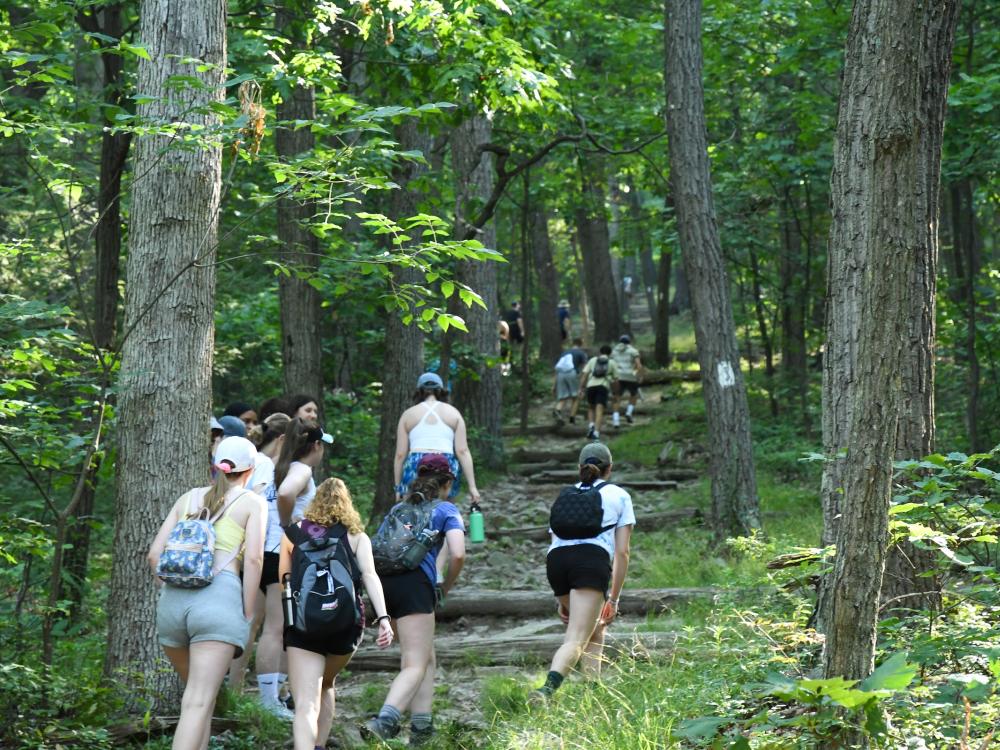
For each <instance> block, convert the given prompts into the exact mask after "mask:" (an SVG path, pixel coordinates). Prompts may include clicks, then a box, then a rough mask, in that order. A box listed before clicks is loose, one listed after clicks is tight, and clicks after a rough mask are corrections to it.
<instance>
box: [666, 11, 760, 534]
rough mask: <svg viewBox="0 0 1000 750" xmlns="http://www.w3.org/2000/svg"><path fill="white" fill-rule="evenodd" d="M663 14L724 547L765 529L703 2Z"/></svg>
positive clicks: (675, 185) (676, 192)
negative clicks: (716, 177)
mask: <svg viewBox="0 0 1000 750" xmlns="http://www.w3.org/2000/svg"><path fill="white" fill-rule="evenodd" d="M664 12H665V17H666V24H665V32H666V33H665V38H666V71H665V81H666V86H667V132H668V137H669V140H670V179H671V195H672V197H673V200H674V206H675V208H676V211H677V226H678V233H679V236H680V245H681V253H682V255H683V260H684V271H685V274H686V276H687V279H688V282H689V283H690V284H691V304H692V314H693V319H694V329H695V340H696V342H697V346H698V362H699V365H700V368H701V382H702V392H703V395H704V399H705V412H706V416H707V420H708V430H709V443H710V444H711V445H712V455H711V461H710V474H711V478H712V525H713V530H714V535H715V541H716V543H722V542H723V541H725V539H726V538H727V537H730V536H743V535H747V534H749V533H750V532H751V531H753V530H754V529H759V528H760V527H761V524H760V508H759V502H758V499H757V481H756V477H755V474H754V461H753V445H752V443H751V440H750V411H749V407H748V405H747V396H746V388H745V385H744V382H743V373H742V372H741V370H740V357H739V350H738V348H737V343H736V330H735V324H734V322H733V311H732V304H731V301H730V296H729V282H728V279H727V277H726V269H725V266H724V261H723V257H722V244H721V242H720V240H719V231H718V226H717V224H716V219H715V206H714V203H713V199H712V178H711V170H710V166H709V160H708V136H707V133H706V127H705V101H704V89H703V85H702V80H701V76H702V53H701V2H700V0H679V1H677V2H670V1H669V0H668V1H667V2H666V3H664Z"/></svg>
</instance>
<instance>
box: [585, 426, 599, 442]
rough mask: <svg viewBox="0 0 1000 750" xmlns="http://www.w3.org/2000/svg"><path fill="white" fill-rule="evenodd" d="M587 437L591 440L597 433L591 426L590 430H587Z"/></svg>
mask: <svg viewBox="0 0 1000 750" xmlns="http://www.w3.org/2000/svg"><path fill="white" fill-rule="evenodd" d="M587 437H589V438H590V439H591V440H593V439H594V438H596V437H597V431H596V430H595V429H594V425H591V426H590V429H589V430H587Z"/></svg>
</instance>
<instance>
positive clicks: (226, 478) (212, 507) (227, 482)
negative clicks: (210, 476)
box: [188, 469, 253, 518]
mask: <svg viewBox="0 0 1000 750" xmlns="http://www.w3.org/2000/svg"><path fill="white" fill-rule="evenodd" d="M252 472H253V469H247V470H246V471H241V472H239V473H238V474H237V473H234V474H226V473H225V472H222V471H220V472H218V473H217V474H216V475H215V482H214V483H213V484H212V486H211V487H209V488H208V492H206V493H205V497H204V499H203V500H202V502H201V505H202V508H207V509H208V517H209V518H211V517H212V516H214V515H215V514H216V513H218V512H219V511H220V510H222V507H223V506H224V505H225V499H226V493H227V492H228V491H229V489H230V487H232V485H233V484H234V483H236V482H238V481H239V480H240V479H241V478H242V477H244V476H246V475H247V474H249V473H252ZM200 512H201V510H200V509H199V511H198V513H200ZM188 517H189V518H190V517H191V514H190V513H189V514H188Z"/></svg>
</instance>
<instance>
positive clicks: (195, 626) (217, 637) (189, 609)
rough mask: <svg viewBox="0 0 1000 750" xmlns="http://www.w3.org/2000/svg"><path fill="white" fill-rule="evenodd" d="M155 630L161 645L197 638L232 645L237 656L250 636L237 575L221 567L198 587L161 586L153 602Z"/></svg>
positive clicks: (184, 643)
mask: <svg viewBox="0 0 1000 750" xmlns="http://www.w3.org/2000/svg"><path fill="white" fill-rule="evenodd" d="M156 632H157V633H158V634H159V640H160V645H161V646H172V647H173V648H185V647H187V646H189V645H190V644H192V643H198V642H199V641H221V642H222V643H231V644H233V645H234V646H235V647H236V654H235V656H239V655H240V654H242V653H243V647H244V646H246V644H247V641H248V640H249V638H250V621H249V620H247V619H245V618H244V617H243V582H242V581H241V580H240V577H239V576H238V575H236V574H235V573H233V572H232V571H229V570H223V571H221V572H220V573H218V574H216V576H215V577H214V578H213V579H212V583H210V584H209V585H208V586H206V587H205V588H202V589H182V588H178V587H176V586H169V585H165V586H163V588H162V589H161V590H160V601H159V602H158V603H157V605H156ZM235 656H234V658H235Z"/></svg>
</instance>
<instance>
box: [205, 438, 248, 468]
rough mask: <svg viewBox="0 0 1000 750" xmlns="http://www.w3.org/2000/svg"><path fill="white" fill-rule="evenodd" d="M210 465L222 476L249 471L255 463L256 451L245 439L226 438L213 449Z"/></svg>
mask: <svg viewBox="0 0 1000 750" xmlns="http://www.w3.org/2000/svg"><path fill="white" fill-rule="evenodd" d="M212 463H213V464H214V465H215V468H216V469H218V470H219V471H221V472H222V473H223V474H239V473H240V472H243V471H249V470H250V469H252V468H253V467H254V465H255V464H256V463H257V449H256V448H255V447H254V445H253V443H251V442H250V441H249V440H247V439H246V438H242V437H227V438H225V439H223V441H222V442H221V443H219V447H218V448H216V449H215V457H214V458H213V459H212Z"/></svg>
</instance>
